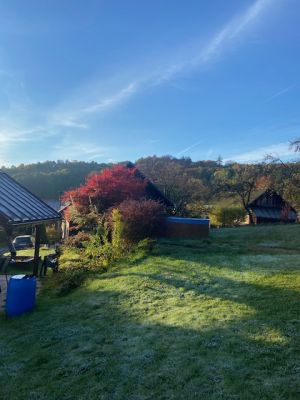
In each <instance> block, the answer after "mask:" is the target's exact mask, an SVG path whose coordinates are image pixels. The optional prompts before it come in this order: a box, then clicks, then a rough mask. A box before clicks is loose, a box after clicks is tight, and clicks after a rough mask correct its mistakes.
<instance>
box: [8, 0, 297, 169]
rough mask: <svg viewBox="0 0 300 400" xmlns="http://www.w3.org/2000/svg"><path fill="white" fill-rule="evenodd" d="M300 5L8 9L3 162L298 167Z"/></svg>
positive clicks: (193, 0)
mask: <svg viewBox="0 0 300 400" xmlns="http://www.w3.org/2000/svg"><path fill="white" fill-rule="evenodd" d="M299 15H300V1H299V0H254V1H253V0H226V1H224V0H209V1H208V0H185V1H183V0H182V1H181V0H180V1H179V0H151V1H140V0H126V1H123V0H97V1H92V0H85V1H81V0H76V1H73V0H69V1H66V0H51V1H50V0H49V1H48V0H43V1H39V0H34V1H33V0H26V1H22V0H18V1H16V0H6V1H3V0H0V164H1V165H3V164H5V165H11V164H19V163H22V162H23V163H29V162H36V161H43V160H49V159H50V160H57V159H60V160H65V159H69V160H75V159H77V160H87V161H100V162H111V161H113V162H114V161H121V160H128V159H130V160H132V161H135V160H136V159H138V158H140V157H144V156H147V155H153V154H156V155H164V154H171V155H173V156H176V157H183V156H185V157H191V158H192V159H193V160H199V159H217V157H218V156H219V155H221V156H222V158H223V159H224V160H235V161H244V162H251V161H257V160H260V159H261V158H262V157H264V155H265V154H267V153H272V154H274V155H279V156H281V157H283V158H286V157H290V156H291V157H292V156H293V155H291V153H290V151H289V148H288V147H289V146H288V142H289V140H290V139H293V138H296V137H299V136H300V113H299V106H300V96H299V95H300V81H299V76H300V75H299V71H300V24H299Z"/></svg>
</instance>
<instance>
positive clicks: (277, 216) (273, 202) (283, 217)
mask: <svg viewBox="0 0 300 400" xmlns="http://www.w3.org/2000/svg"><path fill="white" fill-rule="evenodd" d="M247 210H248V213H249V223H250V224H262V223H268V222H271V223H274V222H285V223H288V222H295V221H296V219H297V211H296V210H295V208H293V207H292V206H291V205H290V204H289V203H288V202H287V201H285V200H284V199H283V198H282V197H281V196H280V195H279V194H278V193H277V192H276V191H275V190H273V189H268V190H266V191H265V192H264V193H262V194H261V195H260V196H258V197H257V198H256V199H255V200H253V201H252V202H251V203H249V204H248V206H247Z"/></svg>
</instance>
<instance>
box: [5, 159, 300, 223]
mask: <svg viewBox="0 0 300 400" xmlns="http://www.w3.org/2000/svg"><path fill="white" fill-rule="evenodd" d="M108 166H109V165H108V164H99V163H96V162H89V163H87V162H83V161H72V162H71V161H47V162H43V163H37V164H29V165H23V164H22V165H19V166H17V167H16V166H13V167H10V168H2V170H3V171H4V172H7V173H8V174H9V175H11V176H12V177H13V178H15V179H16V180H17V181H18V182H20V183H21V184H23V185H24V186H25V187H27V188H28V189H29V190H31V191H32V192H34V193H35V194H36V195H38V196H40V197H42V198H44V199H50V198H52V199H58V198H59V197H60V195H61V194H62V193H63V192H64V191H66V190H68V189H71V188H75V187H78V186H79V185H80V184H82V183H83V182H84V180H85V178H86V177H87V176H88V175H90V174H92V173H93V172H96V171H98V172H99V171H101V170H102V169H103V168H105V167H108ZM136 166H137V167H138V168H139V169H140V170H141V171H142V172H143V173H144V174H145V175H146V176H147V177H148V178H149V179H151V180H152V181H153V182H154V183H155V184H156V185H157V186H158V187H159V188H160V189H161V191H162V192H163V193H164V194H165V195H166V196H167V197H168V198H170V199H171V200H172V201H173V202H174V203H176V205H177V209H178V213H179V214H181V215H194V216H196V215H201V214H203V213H205V212H206V211H205V209H206V207H207V206H211V205H226V206H228V205H230V206H231V205H233V206H239V207H241V208H244V206H245V205H246V204H247V202H249V200H251V199H253V197H254V196H255V195H257V194H258V193H259V192H260V191H262V190H264V189H266V188H268V187H272V188H274V189H275V190H277V191H278V192H279V193H281V194H282V195H283V196H284V197H285V198H286V199H287V200H288V201H290V202H291V203H292V204H293V205H294V206H296V208H298V209H300V189H299V187H300V162H295V163H288V164H283V163H282V162H277V163H276V162H275V163H274V162H271V163H268V164H264V163H262V164H253V165H251V164H237V163H227V164H223V163H222V162H221V160H217V161H192V160H191V159H190V158H181V159H177V158H174V157H171V156H163V157H156V156H152V157H146V158H141V159H139V160H137V161H136Z"/></svg>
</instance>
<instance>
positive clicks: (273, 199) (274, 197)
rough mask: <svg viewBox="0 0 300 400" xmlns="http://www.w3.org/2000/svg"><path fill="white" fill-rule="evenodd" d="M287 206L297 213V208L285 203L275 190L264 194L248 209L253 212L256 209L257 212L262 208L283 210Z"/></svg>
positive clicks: (268, 190)
mask: <svg viewBox="0 0 300 400" xmlns="http://www.w3.org/2000/svg"><path fill="white" fill-rule="evenodd" d="M287 206H288V207H289V208H290V211H292V212H294V213H297V211H296V210H295V208H294V207H292V206H291V205H290V204H289V203H288V202H287V201H285V200H284V199H283V198H282V196H280V194H278V193H277V192H276V191H275V190H273V189H267V190H266V191H265V192H264V193H262V194H261V195H260V196H258V197H257V198H256V199H255V200H253V201H252V202H251V203H249V204H248V206H247V208H248V209H252V210H254V209H256V211H257V210H258V209H260V208H264V209H273V210H282V209H283V208H285V207H287Z"/></svg>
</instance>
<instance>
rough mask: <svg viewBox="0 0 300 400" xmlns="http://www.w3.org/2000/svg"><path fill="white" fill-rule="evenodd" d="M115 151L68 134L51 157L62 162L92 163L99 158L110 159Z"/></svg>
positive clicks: (57, 144)
mask: <svg viewBox="0 0 300 400" xmlns="http://www.w3.org/2000/svg"><path fill="white" fill-rule="evenodd" d="M113 151H114V149H113V147H106V146H99V144H97V143H94V142H92V141H89V140H86V138H81V139H80V138H79V137H76V138H74V136H73V135H70V134H68V135H65V136H64V137H63V138H62V139H61V140H60V141H58V142H57V143H56V145H55V146H54V147H53V149H52V154H51V156H52V157H54V158H59V159H62V160H78V159H85V160H88V161H91V160H95V159H97V158H99V159H108V158H109V157H111V154H112V152H113Z"/></svg>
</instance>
